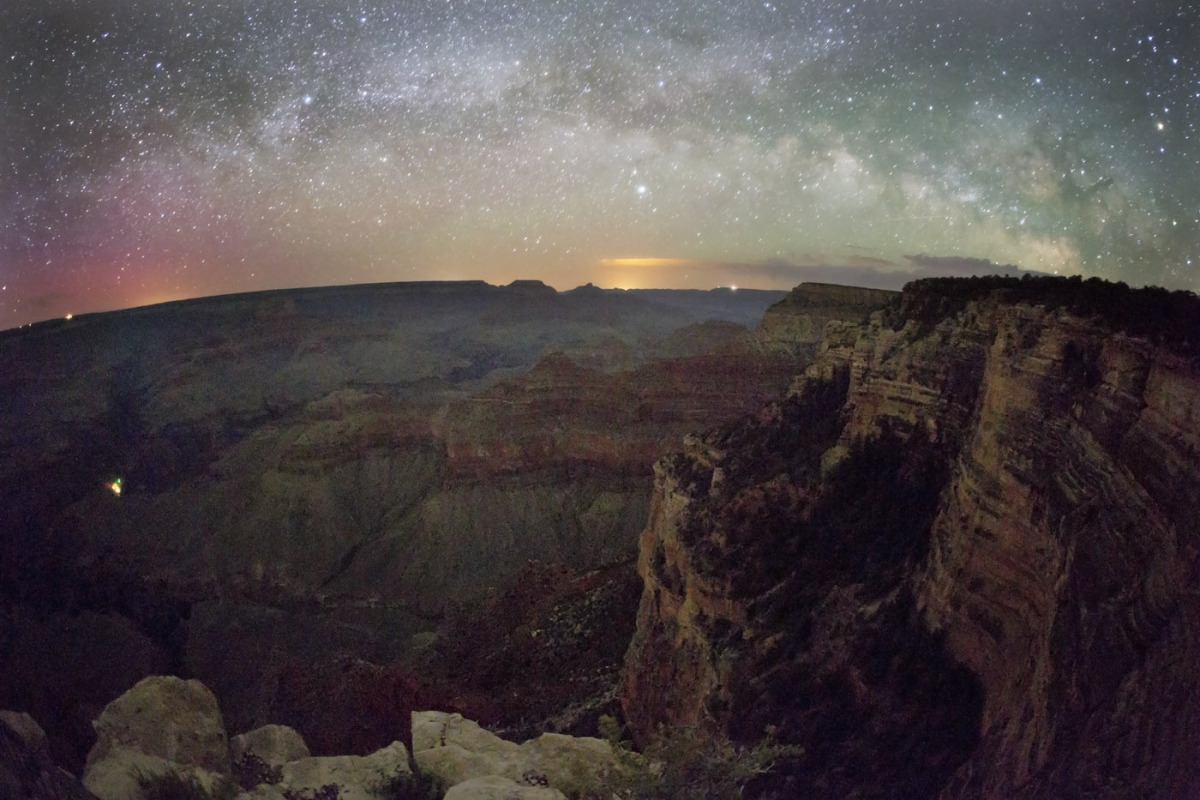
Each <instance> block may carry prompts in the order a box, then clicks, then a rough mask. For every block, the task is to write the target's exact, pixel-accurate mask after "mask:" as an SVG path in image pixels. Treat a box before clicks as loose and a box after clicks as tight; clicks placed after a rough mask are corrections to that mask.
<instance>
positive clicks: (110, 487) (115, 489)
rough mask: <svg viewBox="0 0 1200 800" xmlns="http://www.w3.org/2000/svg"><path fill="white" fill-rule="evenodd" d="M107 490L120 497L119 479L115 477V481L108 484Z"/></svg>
mask: <svg viewBox="0 0 1200 800" xmlns="http://www.w3.org/2000/svg"><path fill="white" fill-rule="evenodd" d="M108 490H109V491H110V492H112V493H113V494H115V495H116V496H117V497H120V496H121V479H120V478H117V479H116V480H115V481H113V482H111V483H110V484H108Z"/></svg>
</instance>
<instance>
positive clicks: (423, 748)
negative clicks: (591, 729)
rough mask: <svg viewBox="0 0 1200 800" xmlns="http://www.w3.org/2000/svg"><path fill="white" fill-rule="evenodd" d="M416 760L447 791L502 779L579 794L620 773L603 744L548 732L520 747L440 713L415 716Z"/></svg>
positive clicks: (608, 745) (458, 717)
mask: <svg viewBox="0 0 1200 800" xmlns="http://www.w3.org/2000/svg"><path fill="white" fill-rule="evenodd" d="M413 758H414V759H415V760H416V762H417V766H418V767H419V768H420V769H421V770H422V771H424V772H427V773H430V774H432V775H435V776H437V778H438V779H439V780H441V781H442V782H443V784H444V785H446V786H457V785H459V784H462V783H464V782H467V781H472V780H474V779H479V778H488V777H502V778H505V779H507V780H509V781H512V782H515V783H517V784H524V785H526V786H529V785H537V786H548V787H549V788H551V789H560V790H563V791H572V792H576V793H577V792H579V791H580V790H582V789H585V788H588V787H597V786H600V785H601V784H602V783H603V781H604V780H605V778H606V777H608V776H610V775H611V774H612V773H613V771H614V770H616V769H617V763H616V755H615V754H614V752H613V749H612V745H610V744H609V743H608V742H605V741H601V740H600V739H592V738H587V737H572V736H563V735H561V734H553V733H546V734H542V735H541V736H539V737H538V738H536V739H531V740H529V741H527V742H525V743H524V744H520V745H518V744H515V743H513V742H509V741H505V740H503V739H501V738H500V737H498V736H496V735H495V734H492V733H490V732H488V731H485V730H483V729H482V728H480V727H479V725H478V724H476V723H475V722H472V721H471V720H468V719H463V717H462V716H461V715H459V714H447V713H444V712H440V711H422V712H413ZM487 796H491V795H487Z"/></svg>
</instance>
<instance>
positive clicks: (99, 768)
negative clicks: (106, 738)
mask: <svg viewBox="0 0 1200 800" xmlns="http://www.w3.org/2000/svg"><path fill="white" fill-rule="evenodd" d="M154 777H167V778H176V779H179V780H181V781H188V782H195V783H197V784H199V786H200V787H201V788H202V789H203V790H204V791H205V792H207V793H208V794H209V795H210V796H221V795H222V794H224V793H226V792H227V790H228V789H230V788H232V780H231V779H230V777H229V776H228V775H223V774H220V773H217V772H212V771H211V770H207V769H202V768H200V767H196V766H189V765H186V764H181V763H179V762H176V761H169V760H167V759H165V758H162V757H160V756H155V755H150V754H148V753H143V752H141V751H139V750H135V749H132V748H129V747H123V746H120V745H117V746H115V747H112V748H110V749H109V750H108V751H107V754H106V755H105V757H104V758H103V759H100V760H99V761H96V762H94V763H91V764H89V765H88V767H87V770H86V771H85V772H84V774H83V785H84V786H86V787H87V789H88V790H89V791H90V792H92V793H93V794H94V795H96V797H98V798H100V800H144V798H145V794H144V793H143V792H142V790H141V781H142V780H144V779H147V778H154Z"/></svg>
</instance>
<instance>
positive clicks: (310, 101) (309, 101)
mask: <svg viewBox="0 0 1200 800" xmlns="http://www.w3.org/2000/svg"><path fill="white" fill-rule="evenodd" d="M312 104H313V96H312V95H311V94H306V95H304V105H306V106H311V105H312Z"/></svg>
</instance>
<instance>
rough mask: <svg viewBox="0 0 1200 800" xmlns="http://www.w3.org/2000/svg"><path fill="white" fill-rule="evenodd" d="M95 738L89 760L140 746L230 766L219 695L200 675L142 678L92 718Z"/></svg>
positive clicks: (224, 769) (195, 763)
mask: <svg viewBox="0 0 1200 800" xmlns="http://www.w3.org/2000/svg"><path fill="white" fill-rule="evenodd" d="M92 724H93V726H94V727H95V729H96V737H97V738H96V744H95V746H93V747H92V750H91V752H90V753H88V761H87V766H88V768H89V769H90V768H91V767H92V766H93V765H95V764H96V763H98V762H100V761H103V760H104V759H106V758H108V757H109V755H110V754H111V753H112V752H113V751H114V750H117V749H128V750H135V751H137V752H140V753H145V754H146V755H151V756H157V757H159V758H163V759H166V760H167V761H174V762H176V763H178V764H183V765H185V766H190V767H199V768H201V769H206V770H209V771H210V772H220V773H228V772H229V741H228V739H227V737H226V735H225V723H224V721H223V720H222V718H221V709H220V707H219V706H218V705H217V698H216V697H215V696H214V695H213V693H212V692H211V691H209V689H208V687H207V686H205V685H204V684H203V683H201V682H200V681H186V680H183V679H182V678H176V677H173V676H168V675H153V676H151V677H149V678H143V679H142V680H141V681H138V683H137V684H136V685H135V686H134V687H133V688H132V689H130V690H129V691H128V692H126V693H125V694H123V695H121V696H120V697H118V698H117V699H116V700H113V701H112V702H111V703H109V704H108V705H107V706H106V707H105V709H104V711H103V712H101V714H100V716H99V717H98V718H97V719H96V721H95V722H94V723H92Z"/></svg>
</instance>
